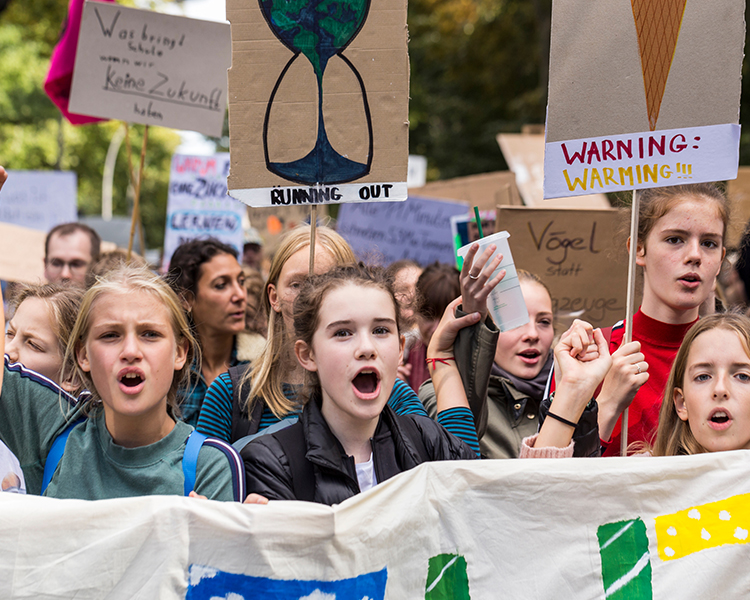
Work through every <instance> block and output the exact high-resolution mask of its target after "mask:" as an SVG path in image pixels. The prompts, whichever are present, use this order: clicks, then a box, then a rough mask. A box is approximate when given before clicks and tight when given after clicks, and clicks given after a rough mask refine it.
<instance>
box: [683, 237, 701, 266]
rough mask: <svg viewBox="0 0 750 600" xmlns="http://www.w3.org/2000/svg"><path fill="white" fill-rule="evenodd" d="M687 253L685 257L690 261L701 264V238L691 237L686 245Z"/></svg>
mask: <svg viewBox="0 0 750 600" xmlns="http://www.w3.org/2000/svg"><path fill="white" fill-rule="evenodd" d="M686 249H687V255H686V257H685V259H686V261H687V262H688V263H693V264H696V265H700V263H701V258H702V254H701V242H700V240H699V239H690V240H689V241H688V243H687V246H686Z"/></svg>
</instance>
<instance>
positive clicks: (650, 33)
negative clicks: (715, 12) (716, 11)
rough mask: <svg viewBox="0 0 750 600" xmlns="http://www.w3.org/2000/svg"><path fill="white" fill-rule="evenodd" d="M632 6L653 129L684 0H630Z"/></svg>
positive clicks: (664, 86)
mask: <svg viewBox="0 0 750 600" xmlns="http://www.w3.org/2000/svg"><path fill="white" fill-rule="evenodd" d="M630 2H631V4H632V6H633V18H634V19H635V29H636V32H637V33H638V49H639V51H640V54H641V69H642V70H643V83H644V85H645V87H646V107H647V108H648V122H649V125H650V127H651V131H654V130H655V129H656V121H657V120H658V119H659V109H660V108H661V101H662V98H663V97H664V88H666V86H667V77H669V69H670V67H671V66H672V59H673V58H674V50H675V47H676V46H677V36H678V35H679V34H680V26H681V25H682V15H683V14H684V13H685V4H686V3H687V0H630Z"/></svg>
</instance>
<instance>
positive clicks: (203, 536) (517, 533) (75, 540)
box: [0, 451, 750, 600]
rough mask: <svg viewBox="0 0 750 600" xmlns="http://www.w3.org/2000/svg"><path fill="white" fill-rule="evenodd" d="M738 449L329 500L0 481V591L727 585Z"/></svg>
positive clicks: (377, 593)
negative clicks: (244, 499)
mask: <svg viewBox="0 0 750 600" xmlns="http://www.w3.org/2000/svg"><path fill="white" fill-rule="evenodd" d="M748 492H750V453H748V452H746V451H738V452H722V453H719V454H714V455H701V456H690V457H672V458H608V459H568V460H536V461H534V460H505V461H499V460H498V461H482V462H454V463H431V464H427V465H423V466H421V467H419V468H417V469H415V470H413V471H411V472H407V473H403V474H401V475H399V476H397V477H395V478H393V479H392V480H390V481H388V482H385V483H383V484H381V485H378V486H377V487H375V488H374V489H373V490H371V491H370V492H367V493H365V494H361V495H359V496H357V497H355V498H352V499H351V500H349V501H347V502H345V503H343V504H341V505H339V506H336V507H332V508H331V507H327V506H323V505H319V504H306V503H298V502H272V503H271V504H269V505H268V506H255V505H254V506H245V505H240V504H231V503H218V502H210V501H200V500H194V499H190V498H180V497H144V498H129V499H118V500H106V501H99V502H84V501H78V500H53V499H49V498H38V497H24V496H17V495H15V494H0V539H1V540H2V544H1V545H0V597H2V598H19V599H20V598H33V599H35V600H38V599H45V598H49V599H55V600H57V599H59V598H73V597H75V598H76V599H77V600H84V599H88V598H92V599H94V598H97V599H99V598H105V597H106V598H127V599H129V600H130V599H134V598H148V599H153V598H160V599H172V598H175V599H177V598H180V599H182V598H187V599H188V600H199V599H204V598H205V599H210V598H231V599H233V600H239V599H240V598H247V599H250V598H276V599H283V600H285V599H290V598H293V599H295V600H298V599H299V600H301V599H303V598H304V599H306V600H312V599H318V600H323V599H325V600H331V599H336V600H344V599H356V600H362V599H363V598H369V599H370V600H380V599H382V598H388V599H391V600H404V599H422V598H425V599H429V600H436V599H451V600H453V599H456V600H464V599H469V598H473V599H474V600H484V599H488V598H535V599H538V598H554V599H560V598H571V599H576V600H578V599H581V598H605V597H608V598H627V599H630V600H632V599H645V598H654V599H663V600H668V599H673V598H696V599H705V598H743V597H747V590H748V589H750V571H748V569H747V563H748V559H750V546H748V544H747V542H748V530H750V502H749V501H748V499H749V498H750V496H748Z"/></svg>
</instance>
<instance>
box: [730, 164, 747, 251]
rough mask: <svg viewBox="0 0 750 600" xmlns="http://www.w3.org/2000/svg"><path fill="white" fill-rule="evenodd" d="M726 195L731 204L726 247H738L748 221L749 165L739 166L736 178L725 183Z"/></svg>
mask: <svg viewBox="0 0 750 600" xmlns="http://www.w3.org/2000/svg"><path fill="white" fill-rule="evenodd" d="M727 196H728V197H729V202H730V203H731V206H732V221H731V223H729V227H727V239H726V240H725V241H724V243H725V244H726V246H727V248H739V245H740V240H741V239H742V232H743V231H744V229H745V226H746V225H747V223H748V221H750V167H740V168H739V171H738V172H737V179H734V180H732V181H730V182H729V184H728V185H727Z"/></svg>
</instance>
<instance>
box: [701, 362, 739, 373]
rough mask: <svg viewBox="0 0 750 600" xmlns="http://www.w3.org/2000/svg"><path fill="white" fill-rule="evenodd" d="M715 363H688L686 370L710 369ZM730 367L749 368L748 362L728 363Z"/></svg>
mask: <svg viewBox="0 0 750 600" xmlns="http://www.w3.org/2000/svg"><path fill="white" fill-rule="evenodd" d="M715 366H716V365H715V363H712V362H702V363H696V364H694V365H690V367H689V368H688V371H695V370H696V369H711V368H713V367H715ZM730 366H731V367H732V368H734V369H737V368H741V369H747V368H750V362H735V363H732V364H731V365H730Z"/></svg>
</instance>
